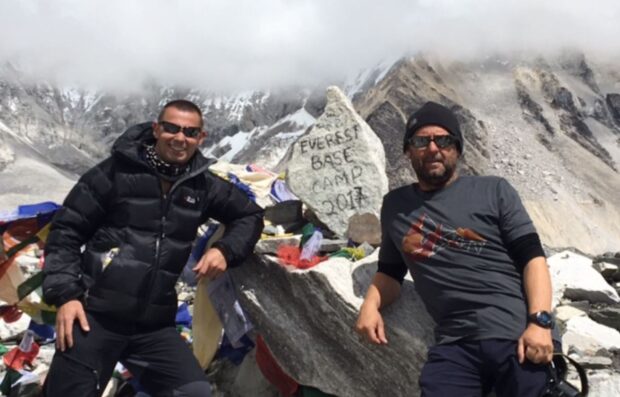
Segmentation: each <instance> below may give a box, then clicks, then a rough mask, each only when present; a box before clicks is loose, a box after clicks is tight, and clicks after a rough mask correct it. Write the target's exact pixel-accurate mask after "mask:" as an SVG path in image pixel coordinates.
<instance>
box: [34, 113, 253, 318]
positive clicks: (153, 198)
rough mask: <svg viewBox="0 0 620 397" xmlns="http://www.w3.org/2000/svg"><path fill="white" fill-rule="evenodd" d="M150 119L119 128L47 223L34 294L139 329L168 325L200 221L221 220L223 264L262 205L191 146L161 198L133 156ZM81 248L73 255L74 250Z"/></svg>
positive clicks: (239, 252) (148, 133)
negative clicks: (107, 150)
mask: <svg viewBox="0 0 620 397" xmlns="http://www.w3.org/2000/svg"><path fill="white" fill-rule="evenodd" d="M151 140H153V141H154V138H153V130H152V128H151V125H150V123H145V124H140V125H137V126H135V127H132V128H130V129H129V130H127V131H126V132H125V133H124V134H123V135H122V136H121V137H120V138H119V139H118V140H117V141H116V142H115V144H114V146H113V148H112V156H111V157H109V158H108V159H106V160H104V161H103V162H102V163H100V164H98V165H97V166H95V167H94V168H92V169H90V170H89V171H88V172H87V173H85V174H84V175H83V176H82V177H81V178H80V180H79V181H78V183H77V184H76V186H75V187H74V188H73V189H72V190H71V192H70V193H69V195H68V196H67V198H66V199H65V202H64V205H63V208H62V209H60V210H59V211H58V212H57V214H56V216H55V218H54V221H53V223H52V227H51V232H50V234H49V237H48V240H47V244H46V247H45V268H44V273H45V279H44V282H43V294H44V298H45V300H46V301H47V302H48V303H50V304H55V305H57V306H59V305H62V304H63V303H65V302H67V301H68V300H71V299H76V298H77V299H84V301H85V305H86V309H87V311H92V312H98V313H104V314H107V315H110V316H112V317H114V318H117V319H119V320H122V321H129V322H135V323H136V324H138V325H144V326H160V325H169V324H173V322H174V317H175V313H176V310H177V296H176V292H175V288H174V286H175V283H176V281H177V278H178V276H179V274H180V272H181V271H182V269H183V266H184V265H185V263H186V261H187V258H188V256H189V253H190V251H191V246H192V242H193V240H194V238H195V237H196V230H197V228H198V226H199V225H201V224H202V223H204V222H205V221H206V220H207V219H208V218H213V219H216V220H218V221H220V222H222V223H224V224H225V225H226V232H225V233H224V236H223V237H222V239H221V240H220V241H219V243H218V245H217V246H218V248H220V249H221V250H222V251H223V252H224V255H225V257H226V259H227V262H228V265H229V266H235V265H238V264H239V263H240V262H241V261H242V260H243V258H244V257H246V256H247V255H249V254H250V253H251V252H252V249H253V247H254V244H255V243H256V241H257V239H258V237H259V236H260V232H261V230H262V227H263V221H262V209H261V208H260V207H258V206H257V205H256V204H254V203H253V202H252V201H251V200H249V199H248V198H247V197H246V195H245V194H244V193H243V192H242V191H241V190H240V189H238V188H236V187H235V186H233V185H232V184H230V183H228V182H226V181H224V180H223V179H221V178H219V177H217V176H215V175H213V174H212V173H210V172H209V171H208V170H207V167H208V165H209V164H210V163H212V161H208V160H206V159H205V158H204V157H203V156H202V155H201V154H200V153H199V152H196V155H195V156H194V157H193V158H192V162H191V172H190V173H189V174H188V175H186V176H185V177H183V178H182V179H180V180H178V181H177V182H176V183H174V185H173V186H172V188H171V189H170V191H169V192H168V193H167V194H166V195H164V194H163V192H162V188H161V185H160V180H159V178H158V176H157V175H156V174H155V173H154V171H153V170H152V169H151V168H149V167H148V166H147V164H146V163H145V161H144V160H143V159H142V156H141V147H142V145H143V144H144V142H147V141H151ZM84 245H85V250H84V251H83V252H81V251H82V250H81V247H82V246H84Z"/></svg>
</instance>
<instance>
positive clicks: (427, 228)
mask: <svg viewBox="0 0 620 397" xmlns="http://www.w3.org/2000/svg"><path fill="white" fill-rule="evenodd" d="M486 243H487V241H486V240H485V239H484V238H483V237H482V236H480V235H479V234H478V233H476V232H475V231H473V230H472V229H467V228H462V227H457V228H453V227H451V226H448V225H445V224H442V223H437V222H435V221H434V220H433V219H431V217H430V216H428V215H427V214H426V213H423V214H421V215H420V216H419V217H418V219H417V220H416V221H414V222H413V223H412V224H411V228H410V229H409V231H408V232H407V234H406V235H405V237H403V243H402V250H403V252H404V253H405V254H407V255H410V256H412V257H413V259H426V258H430V257H431V256H433V255H435V254H436V253H438V252H439V251H441V250H443V249H445V248H448V247H450V248H455V249H460V250H464V251H468V252H473V253H475V254H479V253H480V251H481V250H482V248H484V246H485V245H486Z"/></svg>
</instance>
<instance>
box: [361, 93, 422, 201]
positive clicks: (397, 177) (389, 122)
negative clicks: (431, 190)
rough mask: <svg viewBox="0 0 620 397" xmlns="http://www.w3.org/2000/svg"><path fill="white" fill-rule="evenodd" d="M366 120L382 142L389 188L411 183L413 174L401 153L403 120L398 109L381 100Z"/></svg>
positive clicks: (403, 129) (413, 177) (413, 178)
mask: <svg viewBox="0 0 620 397" xmlns="http://www.w3.org/2000/svg"><path fill="white" fill-rule="evenodd" d="M366 122H367V123H368V125H369V126H370V128H372V130H373V131H374V132H375V133H376V134H377V136H378V137H379V139H381V142H383V148H384V149H385V157H386V160H387V161H386V166H385V168H386V169H385V171H386V173H387V175H388V179H389V188H390V190H392V189H395V188H397V187H399V186H403V185H406V184H409V183H412V182H413V181H414V180H415V175H414V172H413V169H412V168H411V164H410V163H409V160H407V158H406V157H405V155H404V154H403V137H404V135H405V133H404V131H405V120H404V119H403V116H402V115H401V113H400V112H399V111H398V109H396V108H395V107H394V106H393V105H392V104H391V103H389V102H383V103H382V104H381V105H379V107H378V108H377V109H376V110H375V111H373V112H372V113H371V114H370V115H369V116H368V117H367V118H366Z"/></svg>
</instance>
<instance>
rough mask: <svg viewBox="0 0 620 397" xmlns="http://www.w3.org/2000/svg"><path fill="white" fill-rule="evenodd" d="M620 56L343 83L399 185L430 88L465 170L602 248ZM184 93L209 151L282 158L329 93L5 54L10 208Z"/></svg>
mask: <svg viewBox="0 0 620 397" xmlns="http://www.w3.org/2000/svg"><path fill="white" fill-rule="evenodd" d="M617 65H618V63H617V62H613V61H612V60H603V61H601V60H598V59H597V60H596V61H595V60H593V59H589V58H587V57H586V56H584V55H583V54H580V53H568V52H567V53H565V54H563V55H562V56H554V57H547V58H545V57H540V56H538V57H533V56H514V57H502V58H500V57H486V58H483V59H478V60H475V61H474V60H470V61H468V62H455V61H446V60H444V59H441V58H438V57H436V56H432V55H418V56H415V57H407V58H401V59H393V60H386V61H384V62H381V63H379V64H378V65H377V66H376V67H375V68H371V69H369V70H365V71H362V72H361V73H360V74H359V75H358V76H354V77H353V78H351V79H350V80H349V81H348V82H344V83H343V84H342V85H343V88H344V90H345V92H346V93H347V95H348V96H349V97H350V98H351V99H352V100H353V103H354V105H355V107H356V109H357V110H358V112H359V113H360V114H361V115H362V117H364V118H365V119H366V120H367V122H368V123H369V124H370V125H371V127H372V128H373V129H374V131H375V132H376V133H377V135H378V136H379V137H380V138H381V140H382V142H383V145H384V148H385V151H386V155H387V157H388V161H387V164H388V166H387V173H388V177H389V180H390V186H391V187H396V186H400V185H402V184H404V183H409V182H411V181H412V180H413V178H414V177H413V173H412V171H411V167H410V165H409V164H408V163H407V161H406V160H405V158H404V156H403V155H402V134H403V130H404V125H405V121H406V119H407V116H408V115H409V114H410V113H411V112H412V111H414V110H415V109H416V108H417V107H419V106H420V105H421V104H422V103H424V102H425V101H427V100H434V101H437V102H441V103H444V104H446V105H449V106H451V107H452V108H453V109H454V110H455V111H456V113H457V114H458V116H459V119H460V120H461V123H462V126H463V130H464V134H465V137H466V146H465V152H464V165H463V167H462V172H464V173H470V174H497V175H501V176H504V177H506V178H508V179H509V180H510V181H511V182H512V183H513V184H514V185H515V186H516V187H517V189H518V190H519V192H520V193H521V195H522V197H523V199H524V202H525V203H526V206H527V207H528V209H529V211H530V213H531V214H532V217H533V218H534V220H535V222H536V224H537V227H538V228H539V231H540V232H541V235H542V236H543V241H544V242H545V243H546V244H547V245H549V246H553V247H561V246H572V247H577V248H579V249H581V250H582V251H585V252H588V253H594V252H602V251H605V250H615V251H617V250H618V247H620V194H618V192H620V174H619V173H618V170H619V169H620V70H619V69H618V67H617ZM178 97H185V98H188V99H191V100H193V101H194V102H196V103H197V104H199V106H201V108H202V109H203V112H204V115H205V122H206V128H207V130H208V132H209V136H208V138H207V142H206V145H205V147H204V148H203V152H204V153H205V154H207V155H209V156H212V157H217V158H221V159H224V160H227V161H232V162H238V163H250V162H253V163H257V164H259V165H263V166H265V167H267V168H276V169H280V168H281V167H282V164H280V167H279V168H278V164H279V163H280V162H281V161H282V159H283V158H284V157H285V153H286V151H287V150H288V148H289V147H290V144H291V143H292V142H294V141H295V140H296V139H297V138H298V137H299V136H300V135H302V134H303V133H304V132H305V131H306V130H307V128H308V127H309V126H311V125H312V124H313V123H314V121H315V119H316V118H317V117H318V116H319V115H320V114H321V112H322V110H323V107H324V102H325V100H324V89H323V88H322V87H320V88H307V87H295V88H289V89H286V90H279V91H274V92H256V91H249V92H244V93H239V94H237V95H232V96H230V95H228V96H226V95H220V94H217V93H212V92H208V91H199V90H189V89H182V88H177V87H160V86H158V85H156V84H150V85H145V88H144V90H143V92H142V93H140V94H139V95H137V94H136V95H113V94H110V93H101V92H91V91H87V90H80V89H67V88H58V87H55V86H53V85H51V84H44V83H40V84H28V83H26V82H24V81H22V79H21V78H20V75H19V72H18V71H17V70H15V69H14V68H12V67H10V66H5V67H4V68H3V69H2V71H1V73H0V197H1V200H0V210H1V209H10V208H12V207H13V206H14V205H17V204H19V203H23V202H27V201H41V200H44V199H46V198H49V199H53V200H56V201H61V199H62V196H63V195H64V194H62V193H63V192H66V189H68V186H69V185H70V184H71V181H73V180H75V178H76V177H77V175H78V174H79V173H80V172H82V171H83V170H85V169H86V168H87V167H89V166H91V165H92V164H94V163H95V162H96V161H98V160H99V159H101V158H103V157H104V156H105V155H106V154H107V152H108V150H109V147H110V146H111V144H112V142H113V141H114V139H115V138H116V137H117V136H118V135H119V134H120V133H121V132H122V131H124V130H125V129H126V128H127V127H128V126H130V125H132V124H135V123H138V122H142V121H146V120H153V119H155V117H156V114H155V112H157V111H158V109H159V108H160V107H161V105H162V104H163V103H165V102H166V101H168V100H170V99H173V98H178ZM43 169H46V171H45V172H43V171H42V170H43ZM52 174H53V175H52ZM55 191H58V192H57V193H56V194H51V193H52V192H55ZM48 196H49V197H48Z"/></svg>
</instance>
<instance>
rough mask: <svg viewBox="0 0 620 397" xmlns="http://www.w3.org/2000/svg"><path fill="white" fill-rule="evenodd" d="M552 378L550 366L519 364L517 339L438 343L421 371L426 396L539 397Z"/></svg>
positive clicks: (430, 350) (421, 385)
mask: <svg viewBox="0 0 620 397" xmlns="http://www.w3.org/2000/svg"><path fill="white" fill-rule="evenodd" d="M548 380H549V372H548V366H547V365H545V364H543V365H541V364H534V363H531V362H529V361H528V360H527V359H526V360H525V362H524V363H523V364H519V361H518V359H517V341H509V340H502V339H489V340H479V341H460V342H455V343H448V344H444V345H436V346H433V347H431V348H430V349H429V351H428V359H427V362H426V364H425V365H424V367H423V368H422V373H421V374H420V390H421V392H422V397H447V396H459V397H481V396H486V395H487V394H489V393H490V392H491V390H495V393H496V395H497V397H538V396H540V395H541V394H542V393H543V391H544V390H545V386H546V385H547V382H548Z"/></svg>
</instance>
